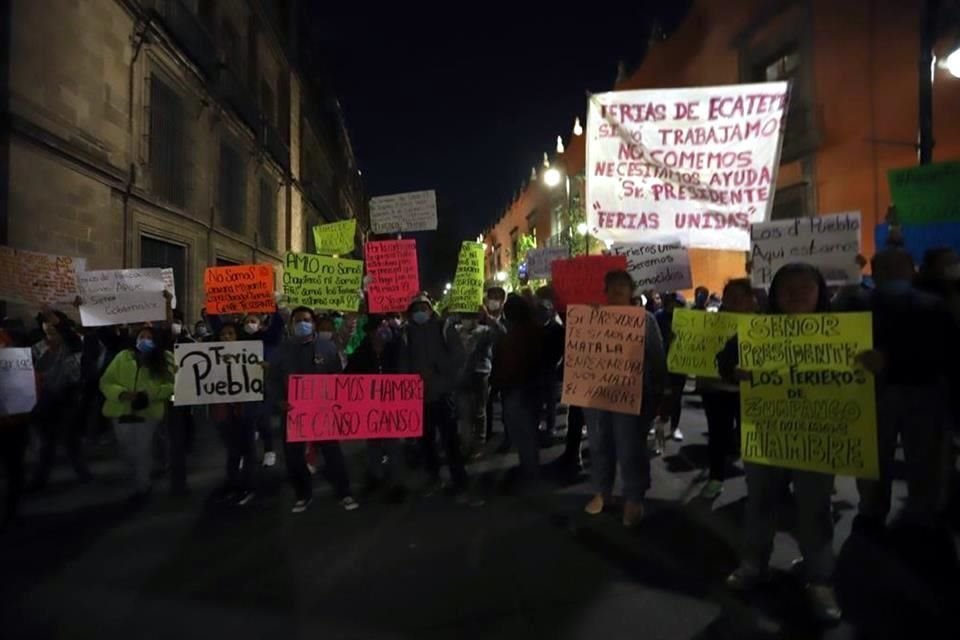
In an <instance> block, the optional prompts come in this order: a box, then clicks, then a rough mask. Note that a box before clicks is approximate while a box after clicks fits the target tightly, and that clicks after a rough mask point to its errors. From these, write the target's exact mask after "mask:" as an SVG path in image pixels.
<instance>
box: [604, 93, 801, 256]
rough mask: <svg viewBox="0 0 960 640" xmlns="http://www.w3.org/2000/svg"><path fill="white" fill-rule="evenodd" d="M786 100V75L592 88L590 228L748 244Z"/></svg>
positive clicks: (766, 199) (774, 162) (773, 162)
mask: <svg viewBox="0 0 960 640" xmlns="http://www.w3.org/2000/svg"><path fill="white" fill-rule="evenodd" d="M788 100H789V83H787V82H768V83H760V84H741V85H727V86H719V87H695V88H688V89H644V90H639V91H612V92H609V93H601V94H594V95H592V96H591V97H590V100H589V110H588V115H587V167H586V177H587V194H586V195H587V223H588V225H589V227H590V232H591V234H593V235H595V236H596V237H598V238H600V239H601V240H604V241H608V242H636V241H638V240H644V241H646V242H658V241H659V238H658V236H669V237H679V238H680V239H681V240H682V241H683V243H684V245H685V246H688V247H698V248H706V249H735V250H739V251H748V250H749V249H750V225H751V224H752V223H756V222H763V221H764V220H767V219H768V218H769V211H770V208H771V207H772V206H773V195H774V192H775V191H776V183H777V180H776V178H777V167H778V165H779V160H780V144H781V139H782V132H783V129H784V127H785V126H786V114H787V103H788Z"/></svg>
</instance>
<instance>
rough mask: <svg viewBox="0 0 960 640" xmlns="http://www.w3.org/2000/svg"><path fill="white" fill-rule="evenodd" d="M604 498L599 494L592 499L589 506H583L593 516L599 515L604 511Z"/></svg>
mask: <svg viewBox="0 0 960 640" xmlns="http://www.w3.org/2000/svg"><path fill="white" fill-rule="evenodd" d="M604 502H605V500H604V498H603V496H602V495H600V494H597V495H595V496H593V498H591V499H590V502H588V503H587V506H585V507H584V508H583V510H584V512H585V513H587V514H589V515H591V516H598V515H600V514H601V513H603V505H604Z"/></svg>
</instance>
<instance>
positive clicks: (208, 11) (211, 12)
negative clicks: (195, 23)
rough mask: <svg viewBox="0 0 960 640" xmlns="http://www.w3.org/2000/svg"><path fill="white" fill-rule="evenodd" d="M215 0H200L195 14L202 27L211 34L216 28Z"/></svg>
mask: <svg viewBox="0 0 960 640" xmlns="http://www.w3.org/2000/svg"><path fill="white" fill-rule="evenodd" d="M215 5H216V3H215V0H200V1H199V3H198V4H197V15H198V16H199V17H200V22H201V23H203V26H204V28H205V29H206V30H207V31H208V32H209V33H210V35H213V34H214V33H216V30H217V26H216V25H217V9H216V6H215Z"/></svg>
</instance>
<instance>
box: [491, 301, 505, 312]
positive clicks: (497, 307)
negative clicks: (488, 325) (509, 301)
mask: <svg viewBox="0 0 960 640" xmlns="http://www.w3.org/2000/svg"><path fill="white" fill-rule="evenodd" d="M501 306H503V303H502V302H500V301H499V300H487V311H490V312H491V313H495V312H497V311H500V307H501Z"/></svg>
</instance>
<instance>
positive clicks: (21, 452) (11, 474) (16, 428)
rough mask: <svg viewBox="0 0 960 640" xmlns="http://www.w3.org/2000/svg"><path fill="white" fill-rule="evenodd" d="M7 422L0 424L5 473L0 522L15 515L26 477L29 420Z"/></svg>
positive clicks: (0, 451) (0, 450)
mask: <svg viewBox="0 0 960 640" xmlns="http://www.w3.org/2000/svg"><path fill="white" fill-rule="evenodd" d="M9 420H11V423H9V424H0V463H2V464H3V466H4V469H5V470H6V475H7V495H6V497H5V498H4V504H3V513H2V514H0V523H2V522H4V521H5V520H12V519H13V517H14V516H16V515H17V507H18V506H19V504H20V497H21V496H22V495H23V486H24V481H25V478H26V468H25V466H24V462H23V460H24V457H25V455H26V452H27V441H28V440H29V438H28V433H29V428H30V425H29V422H28V421H27V420H25V419H23V420H19V419H18V420H17V421H16V422H13V421H12V420H14V419H9Z"/></svg>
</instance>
